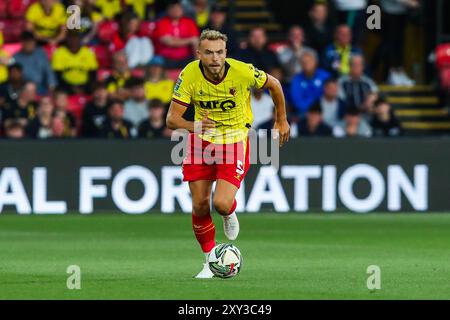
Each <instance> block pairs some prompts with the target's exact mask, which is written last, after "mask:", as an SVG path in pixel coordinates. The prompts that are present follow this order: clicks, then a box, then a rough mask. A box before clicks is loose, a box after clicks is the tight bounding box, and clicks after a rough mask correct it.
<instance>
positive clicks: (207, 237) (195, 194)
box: [189, 180, 216, 279]
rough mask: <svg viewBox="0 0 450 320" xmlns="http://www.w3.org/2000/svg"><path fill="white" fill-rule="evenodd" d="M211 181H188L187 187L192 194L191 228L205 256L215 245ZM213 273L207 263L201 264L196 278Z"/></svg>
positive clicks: (207, 276) (210, 275) (206, 276)
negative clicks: (211, 208) (201, 266)
mask: <svg viewBox="0 0 450 320" xmlns="http://www.w3.org/2000/svg"><path fill="white" fill-rule="evenodd" d="M212 184H213V181H210V180H198V181H191V182H189V189H190V190H191V195H192V229H193V230H194V234H195V238H196V239H197V241H198V243H199V244H200V247H201V248H202V251H203V253H204V254H205V257H207V256H208V254H209V252H210V251H211V249H212V248H213V247H214V246H215V234H216V229H215V226H214V223H213V221H212V218H211V210H210V203H211V202H210V200H211V198H210V195H211V189H212ZM212 277H213V274H212V272H211V270H209V267H208V264H207V263H205V264H204V265H203V269H202V271H200V273H199V274H197V276H196V278H206V279H208V278H212Z"/></svg>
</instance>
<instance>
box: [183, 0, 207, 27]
mask: <svg viewBox="0 0 450 320" xmlns="http://www.w3.org/2000/svg"><path fill="white" fill-rule="evenodd" d="M182 4H183V8H184V12H186V16H188V17H190V18H192V19H193V20H194V21H195V23H196V24H197V27H199V28H200V29H203V28H205V27H206V25H207V24H208V20H209V15H210V12H211V7H210V5H209V1H208V0H184V1H182Z"/></svg>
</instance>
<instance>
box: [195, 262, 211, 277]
mask: <svg viewBox="0 0 450 320" xmlns="http://www.w3.org/2000/svg"><path fill="white" fill-rule="evenodd" d="M212 277H214V274H213V273H212V272H211V270H210V269H209V266H208V263H204V264H203V269H202V271H200V273H199V274H197V275H196V276H195V278H196V279H211V278H212Z"/></svg>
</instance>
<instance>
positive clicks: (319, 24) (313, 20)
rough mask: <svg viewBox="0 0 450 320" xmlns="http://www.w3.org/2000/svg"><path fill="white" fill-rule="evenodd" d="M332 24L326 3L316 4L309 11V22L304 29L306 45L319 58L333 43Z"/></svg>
mask: <svg viewBox="0 0 450 320" xmlns="http://www.w3.org/2000/svg"><path fill="white" fill-rule="evenodd" d="M333 30H334V23H333V22H332V20H331V19H330V17H329V7H328V5H327V3H326V2H316V3H314V4H313V6H312V8H311V9H310V10H309V20H308V22H307V24H306V27H305V34H306V44H307V45H308V46H310V47H311V48H313V49H314V50H316V51H317V53H318V54H319V56H320V57H322V56H323V55H324V52H325V48H326V47H327V46H328V45H329V44H330V43H331V42H332V41H333V36H332V35H333Z"/></svg>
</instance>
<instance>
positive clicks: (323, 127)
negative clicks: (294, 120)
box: [298, 103, 332, 137]
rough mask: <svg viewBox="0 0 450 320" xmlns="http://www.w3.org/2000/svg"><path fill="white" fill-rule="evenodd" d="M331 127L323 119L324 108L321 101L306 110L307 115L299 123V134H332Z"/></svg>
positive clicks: (324, 135)
mask: <svg viewBox="0 0 450 320" xmlns="http://www.w3.org/2000/svg"><path fill="white" fill-rule="evenodd" d="M331 134H332V130H331V128H330V127H329V126H328V125H327V124H326V123H325V122H324V121H323V118H322V109H321V106H320V104H319V103H315V104H314V105H312V106H311V108H309V109H308V111H307V112H306V117H305V118H303V119H301V120H300V122H299V123H298V135H299V136H305V137H308V136H322V137H326V136H331Z"/></svg>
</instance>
